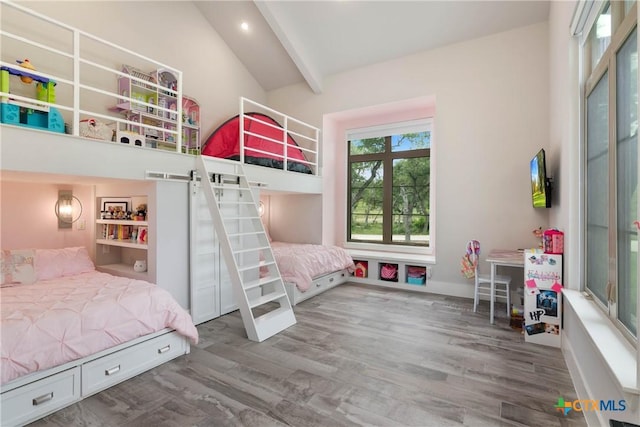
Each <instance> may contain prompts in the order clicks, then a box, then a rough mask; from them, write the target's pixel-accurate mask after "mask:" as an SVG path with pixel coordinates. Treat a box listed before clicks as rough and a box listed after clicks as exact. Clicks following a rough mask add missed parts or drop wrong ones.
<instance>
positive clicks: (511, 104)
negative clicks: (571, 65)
mask: <svg viewBox="0 0 640 427" xmlns="http://www.w3.org/2000/svg"><path fill="white" fill-rule="evenodd" d="M548 55H549V43H548V25H547V23H541V24H536V25H532V26H528V27H524V28H520V29H516V30H513V31H508V32H505V33H501V34H496V35H492V36H489V37H484V38H480V39H476V40H472V41H468V42H464V43H459V44H455V45H451V46H447V47H444V48H441V49H436V50H432V51H427V52H422V53H419V54H416V55H412V56H408V57H404V58H401V59H398V60H393V61H389V62H385V63H380V64H376V65H372V66H368V67H364V68H361V69H358V70H353V71H350V72H345V73H341V74H337V75H333V76H330V77H328V78H326V79H325V81H324V83H323V87H324V92H323V93H322V94H319V95H313V94H312V93H311V92H310V91H309V89H308V88H307V87H306V86H305V85H303V84H300V85H294V86H290V87H286V88H283V89H279V90H275V91H271V92H269V93H268V101H269V105H270V106H272V107H273V108H276V109H279V110H281V111H285V112H287V111H295V114H296V117H298V118H300V119H302V120H304V121H307V122H309V123H311V124H313V125H315V126H321V125H322V124H323V117H324V116H325V115H330V114H337V113H340V112H345V111H350V110H354V109H359V108H363V107H369V106H374V105H382V104H389V103H395V102H400V101H404V100H410V99H414V98H417V97H424V96H428V97H435V100H436V103H435V109H436V112H437V114H436V116H437V117H436V121H435V129H436V138H435V145H436V147H437V172H436V186H437V188H436V206H437V207H436V216H437V219H436V221H437V223H436V234H437V239H438V241H437V248H436V253H435V254H436V261H437V265H436V266H435V267H434V270H433V271H434V272H433V282H432V284H434V286H436V287H437V288H438V289H444V290H446V289H447V287H448V289H450V291H451V292H452V293H456V294H460V293H462V294H466V295H467V296H470V295H471V290H472V286H471V283H469V282H467V281H465V279H463V278H462V276H461V274H460V272H459V260H460V257H461V255H462V253H463V251H464V247H465V243H466V241H467V240H468V239H470V238H477V239H480V240H481V241H482V243H483V253H484V254H485V255H486V254H487V253H488V252H489V251H490V250H491V249H494V248H522V247H531V246H532V245H535V244H536V240H535V239H534V237H533V236H532V234H531V231H532V230H533V229H534V228H537V227H539V226H542V227H546V226H547V225H548V211H546V210H534V209H533V208H532V207H531V194H530V191H531V190H530V182H529V160H530V159H531V158H532V157H533V156H534V155H535V153H536V152H537V151H538V150H539V149H540V148H543V147H544V148H548V147H549V136H548V135H549V134H548V128H549V111H548V108H549V74H548V68H549V63H548ZM335 129H336V127H334V130H335ZM328 130H329V129H328V128H325V129H324V132H325V134H324V135H323V141H324V143H325V144H331V143H332V142H333V143H337V141H340V140H342V139H343V136H342V135H335V134H331V133H327V131H328ZM329 132H332V131H331V130H329ZM324 153H325V156H324V157H323V175H324V176H325V184H326V183H327V182H330V180H332V179H333V177H334V176H340V175H341V174H342V175H344V174H343V172H341V170H340V168H344V164H341V162H340V161H336V159H335V158H333V157H327V156H326V154H327V153H331V154H332V155H334V156H335V155H336V154H335V153H334V150H333V149H332V147H329V146H325V148H324ZM342 185H343V187H342V188H339V187H340V184H339V183H338V184H337V185H333V187H332V185H331V183H330V185H325V192H324V195H323V197H324V198H323V212H324V214H323V215H322V216H321V217H320V214H319V213H318V212H311V213H310V215H313V216H314V217H316V218H318V219H319V220H320V219H321V220H322V223H323V227H327V228H328V229H330V230H332V231H333V233H334V235H333V236H332V238H333V240H334V241H336V242H342V241H343V240H344V234H343V231H342V230H344V221H345V213H344V209H340V208H337V209H332V206H334V204H335V203H336V201H338V202H337V203H341V202H339V201H341V200H342V199H344V198H345V195H344V191H345V187H346V183H343V184H342ZM272 221H273V217H272ZM329 239H330V237H328V238H327V239H325V243H330V241H329ZM512 275H513V276H514V280H516V281H520V282H521V281H522V279H521V277H520V276H522V271H521V270H520V271H518V270H514V271H512ZM438 284H439V285H438ZM455 285H457V286H455ZM454 288H456V289H455V290H454ZM434 289H435V288H434Z"/></svg>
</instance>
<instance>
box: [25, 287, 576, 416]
mask: <svg viewBox="0 0 640 427" xmlns="http://www.w3.org/2000/svg"><path fill="white" fill-rule="evenodd" d="M497 307H498V309H502V310H500V313H498V314H499V317H498V318H497V322H496V325H493V326H492V325H490V324H489V316H488V303H481V307H480V310H479V312H478V313H473V301H470V300H468V299H461V298H451V297H444V296H439V295H431V294H423V293H409V292H403V291H394V290H391V289H386V288H378V287H367V286H359V285H343V286H339V287H337V288H335V289H332V290H330V291H327V292H325V293H324V294H321V295H319V296H316V297H314V298H312V299H310V300H308V301H306V302H303V303H301V304H299V305H298V306H296V316H297V319H298V323H297V324H296V325H295V326H293V327H291V328H289V329H287V330H286V331H285V332H282V333H280V334H279V335H276V336H274V337H272V338H269V339H268V340H266V341H264V342H263V343H255V342H251V341H248V340H247V339H246V338H245V336H246V335H245V333H244V329H243V327H242V322H241V320H240V317H239V314H238V312H235V313H231V314H229V315H226V316H222V317H221V318H218V319H216V320H213V321H211V322H207V323H205V324H202V325H200V326H199V327H198V330H199V332H200V343H199V344H198V345H197V346H192V349H191V354H189V355H187V356H182V357H180V358H178V359H176V360H174V361H172V362H169V363H166V364H164V365H162V366H160V367H157V368H155V369H153V370H151V371H149V372H147V373H144V374H142V375H139V376H137V377H135V378H133V379H131V380H129V381H126V382H124V383H122V384H120V385H118V386H115V387H112V388H111V389H109V390H106V391H104V392H102V393H99V394H97V395H94V396H92V397H90V398H88V399H85V400H83V401H81V402H79V403H77V404H75V405H73V406H70V407H68V408H65V409H63V410H61V411H59V412H57V413H55V414H53V415H50V416H49V417H47V418H44V419H42V420H40V421H38V422H36V423H34V424H33V425H34V426H65V427H66V426H260V427H263V426H280V425H290V426H323V427H324V426H403V425H407V426H460V425H465V426H523V425H524V426H545V427H547V426H584V425H586V423H585V421H584V417H583V416H582V415H581V413H577V412H575V411H571V412H569V414H568V415H567V416H566V417H565V416H564V415H563V414H562V413H561V412H558V411H556V409H555V408H554V405H555V404H556V402H557V400H558V397H563V398H564V399H565V400H573V399H576V394H575V390H574V387H573V385H572V382H571V379H570V377H569V374H568V372H567V368H566V366H565V363H564V360H563V357H562V354H561V352H560V350H559V349H555V348H550V347H544V346H537V345H533V344H525V343H524V339H523V336H522V335H521V334H520V332H518V331H514V330H512V329H511V328H509V326H508V321H507V318H506V314H505V313H503V311H504V305H498V306H497ZM500 315H501V317H500Z"/></svg>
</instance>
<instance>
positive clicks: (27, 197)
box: [0, 179, 95, 253]
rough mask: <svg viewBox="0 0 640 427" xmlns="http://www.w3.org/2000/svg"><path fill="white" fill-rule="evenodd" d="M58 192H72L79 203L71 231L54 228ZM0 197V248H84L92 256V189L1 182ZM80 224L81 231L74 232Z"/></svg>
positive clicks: (69, 229)
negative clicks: (80, 205) (80, 207)
mask: <svg viewBox="0 0 640 427" xmlns="http://www.w3.org/2000/svg"><path fill="white" fill-rule="evenodd" d="M59 190H72V191H73V195H74V196H76V197H77V198H78V199H79V200H80V203H82V214H81V215H80V218H79V220H78V221H77V222H76V223H74V224H73V226H72V227H71V228H58V218H57V217H56V215H55V212H54V206H55V204H56V201H57V200H58V191H59ZM0 194H1V200H0V206H2V212H1V215H0V239H1V241H0V247H2V249H27V248H40V249H50V248H64V247H73V246H84V247H86V248H87V249H88V250H89V252H90V253H93V251H94V246H95V245H94V241H93V227H94V224H93V222H94V221H93V219H94V218H95V217H94V209H93V200H94V199H93V195H94V191H93V186H90V185H77V184H66V183H55V182H24V181H10V180H6V179H3V180H2V181H0ZM81 223H82V224H84V225H85V228H84V230H80V229H78V225H79V224H81Z"/></svg>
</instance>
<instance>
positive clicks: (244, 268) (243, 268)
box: [238, 261, 275, 272]
mask: <svg viewBox="0 0 640 427" xmlns="http://www.w3.org/2000/svg"><path fill="white" fill-rule="evenodd" d="M271 264H275V262H264V261H261V262H258V263H255V264H248V265H243V266H238V271H240V272H243V271H249V270H254V269H256V268H262V267H266V266H268V265H271Z"/></svg>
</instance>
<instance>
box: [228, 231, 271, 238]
mask: <svg viewBox="0 0 640 427" xmlns="http://www.w3.org/2000/svg"><path fill="white" fill-rule="evenodd" d="M261 234H265V233H264V231H248V232H244V233H228V234H227V236H229V237H230V238H231V237H243V236H244V237H248V236H259V235H261Z"/></svg>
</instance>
